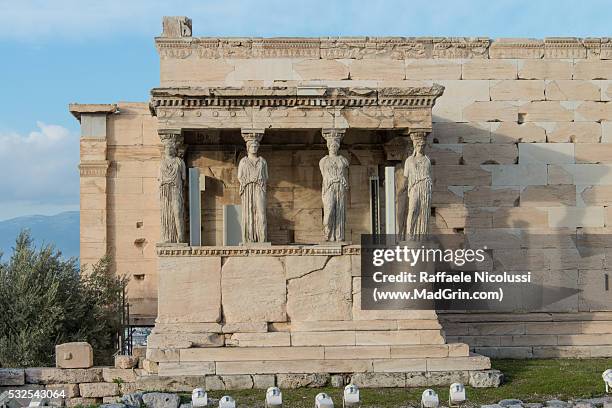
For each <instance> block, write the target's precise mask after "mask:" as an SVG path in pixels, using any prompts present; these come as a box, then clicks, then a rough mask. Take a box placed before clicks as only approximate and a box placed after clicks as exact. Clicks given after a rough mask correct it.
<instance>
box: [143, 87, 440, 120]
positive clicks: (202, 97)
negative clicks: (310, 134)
mask: <svg viewBox="0 0 612 408" xmlns="http://www.w3.org/2000/svg"><path fill="white" fill-rule="evenodd" d="M316 91H317V92H313V90H312V89H311V88H306V87H252V88H232V87H220V88H193V89H180V88H155V89H153V90H152V91H151V95H152V98H151V103H150V107H151V110H152V113H153V114H154V115H156V114H157V111H158V110H159V109H162V110H163V109H164V108H182V109H193V108H203V107H225V108H229V107H252V106H256V107H260V108H263V107H294V106H299V107H355V108H358V107H364V106H402V107H414V108H427V107H432V106H433V105H434V102H435V100H436V98H438V97H439V96H440V95H442V93H443V92H444V87H443V86H441V85H437V84H434V85H433V86H431V87H413V88H399V87H397V88H353V87H351V88H348V87H347V88H326V87H321V88H317V90H316Z"/></svg>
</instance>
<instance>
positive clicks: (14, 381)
mask: <svg viewBox="0 0 612 408" xmlns="http://www.w3.org/2000/svg"><path fill="white" fill-rule="evenodd" d="M23 384H25V372H24V370H23V368H0V386H5V385H23Z"/></svg>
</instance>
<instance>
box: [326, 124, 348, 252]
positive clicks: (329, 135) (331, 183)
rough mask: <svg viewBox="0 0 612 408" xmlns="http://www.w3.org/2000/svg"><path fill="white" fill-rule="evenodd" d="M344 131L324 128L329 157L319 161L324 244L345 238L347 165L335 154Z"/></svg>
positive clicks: (344, 160)
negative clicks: (321, 178) (321, 181)
mask: <svg viewBox="0 0 612 408" xmlns="http://www.w3.org/2000/svg"><path fill="white" fill-rule="evenodd" d="M344 132H345V129H323V130H322V135H323V138H324V139H325V140H326V142H327V149H328V154H327V156H325V157H323V158H322V159H321V161H319V169H320V170H321V175H322V176H323V183H322V186H321V200H322V201H323V234H324V238H325V241H331V242H342V241H344V240H345V236H346V231H345V229H346V211H347V208H346V199H347V194H348V189H349V182H348V168H349V162H348V160H347V159H346V158H345V157H344V156H341V155H339V154H338V150H340V143H341V142H342V138H343V137H344Z"/></svg>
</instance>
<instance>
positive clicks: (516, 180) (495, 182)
mask: <svg viewBox="0 0 612 408" xmlns="http://www.w3.org/2000/svg"><path fill="white" fill-rule="evenodd" d="M528 145H529V144H527V143H525V144H522V143H521V144H520V145H519V162H520V160H521V146H528ZM527 150H528V151H529V149H527ZM531 152H535V149H531V150H530V153H531ZM539 152H548V151H547V150H546V149H540V150H538V153H539ZM542 155H544V153H542ZM549 156H552V157H551V158H550V159H549V160H552V159H560V158H561V157H563V156H560V155H555V154H554V152H553V153H552V154H549ZM572 157H573V156H572ZM481 168H482V169H483V170H485V171H489V172H491V186H494V187H497V186H530V185H545V184H547V169H546V164H543V163H538V162H537V161H536V160H534V161H533V162H532V163H527V164H523V163H521V164H504V165H482V166H481Z"/></svg>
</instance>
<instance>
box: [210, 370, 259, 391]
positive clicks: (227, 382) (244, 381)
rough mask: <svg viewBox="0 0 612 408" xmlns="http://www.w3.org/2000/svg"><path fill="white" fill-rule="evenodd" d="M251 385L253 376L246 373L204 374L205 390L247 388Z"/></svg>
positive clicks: (251, 386)
mask: <svg viewBox="0 0 612 408" xmlns="http://www.w3.org/2000/svg"><path fill="white" fill-rule="evenodd" d="M251 388H254V387H253V377H252V376H250V375H248V374H236V375H209V376H206V389H207V390H249V389H251Z"/></svg>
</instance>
